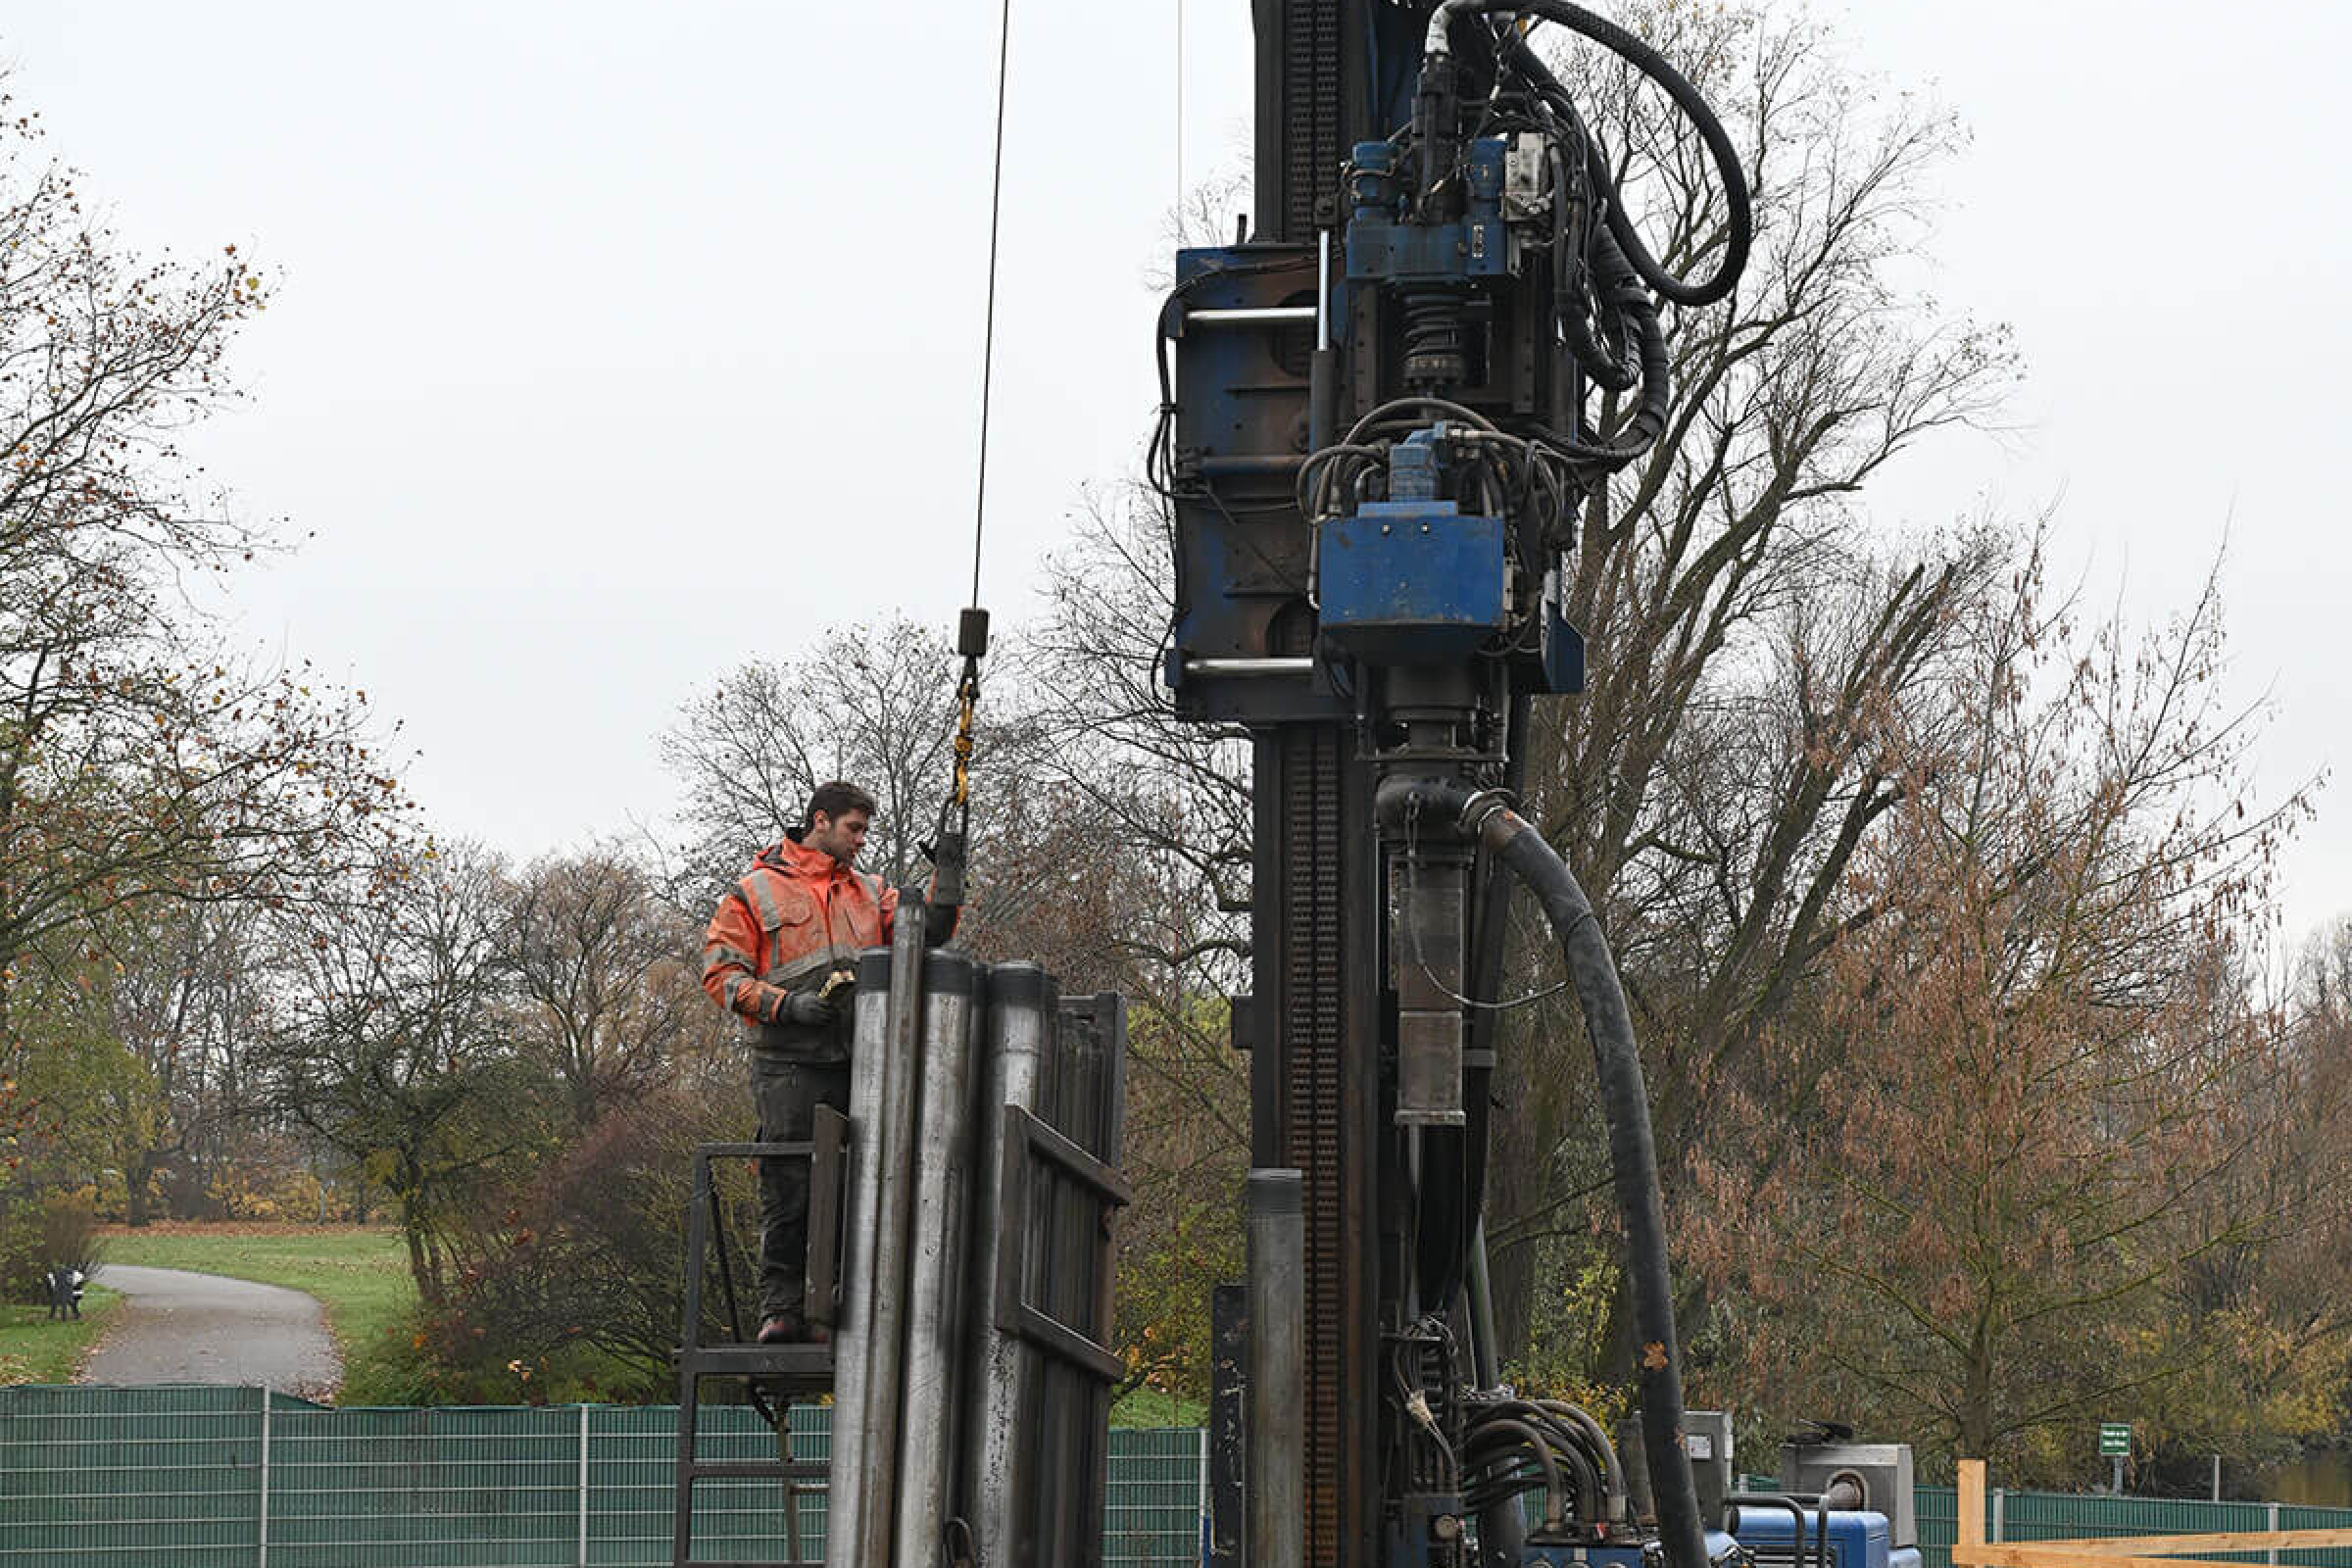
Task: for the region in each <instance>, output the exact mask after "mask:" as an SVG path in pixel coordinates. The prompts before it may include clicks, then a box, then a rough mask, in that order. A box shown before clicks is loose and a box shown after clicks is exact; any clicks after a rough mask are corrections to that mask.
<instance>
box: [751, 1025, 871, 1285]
mask: <svg viewBox="0 0 2352 1568" xmlns="http://www.w3.org/2000/svg"><path fill="white" fill-rule="evenodd" d="M843 1010H844V1011H845V1012H846V1011H847V1010H848V1009H847V1008H846V1007H845V1008H844V1009H843ZM839 1033H840V1031H839V1029H838V1026H836V1027H835V1028H829V1029H821V1030H805V1029H796V1028H793V1027H791V1026H789V1025H786V1026H783V1027H778V1026H775V1025H772V1024H771V1025H767V1026H764V1027H762V1028H760V1030H759V1032H758V1036H757V1038H756V1039H755V1041H754V1043H753V1046H752V1093H753V1096H754V1098H755V1100H756V1103H758V1104H759V1107H760V1142H761V1143H777V1144H800V1143H807V1142H808V1141H809V1139H810V1138H811V1137H813V1136H814V1135H815V1131H816V1107H817V1106H819V1105H830V1106H832V1107H833V1108H834V1109H835V1110H838V1111H841V1112H843V1113H844V1114H847V1113H848V1111H849V1108H850V1064H849V1062H848V1061H847V1060H846V1059H845V1058H844V1053H843V1052H842V1050H841V1048H840V1045H839V1044H838V1037H839ZM808 1267H809V1161H808V1159H807V1158H806V1157H803V1156H795V1157H793V1158H790V1159H763V1160H761V1161H760V1316H761V1317H763V1318H764V1317H779V1316H783V1315H785V1314H788V1313H789V1314H790V1315H792V1316H794V1317H798V1318H802V1319H804V1320H806V1318H807V1316H808V1312H809V1303H808V1301H807V1300H806V1299H805V1298H806V1295H807V1280H808Z"/></svg>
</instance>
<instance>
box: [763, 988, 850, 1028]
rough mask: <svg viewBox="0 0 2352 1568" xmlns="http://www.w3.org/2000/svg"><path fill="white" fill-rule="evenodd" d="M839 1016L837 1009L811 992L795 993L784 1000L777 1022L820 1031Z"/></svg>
mask: <svg viewBox="0 0 2352 1568" xmlns="http://www.w3.org/2000/svg"><path fill="white" fill-rule="evenodd" d="M840 1016H841V1011H840V1009H839V1008H837V1007H835V1006H834V1005H833V1004H831V1003H830V1002H827V1001H826V1000H825V999H824V998H822V997H820V996H818V995H817V994H816V993H815V992H813V991H795V992H794V993H793V994H792V995H790V996H788V997H786V998H785V999H784V1006H783V1010H782V1012H781V1014H780V1015H779V1017H778V1019H777V1021H778V1022H780V1023H797V1024H799V1025H801V1026H802V1027H803V1028H807V1029H821V1028H823V1027H824V1026H825V1025H827V1024H829V1023H831V1022H832V1021H833V1020H834V1019H836V1018H838V1017H840Z"/></svg>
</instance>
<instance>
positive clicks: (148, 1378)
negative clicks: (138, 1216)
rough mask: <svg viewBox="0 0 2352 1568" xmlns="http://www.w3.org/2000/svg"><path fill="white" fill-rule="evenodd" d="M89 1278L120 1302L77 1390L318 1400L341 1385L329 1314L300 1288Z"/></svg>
mask: <svg viewBox="0 0 2352 1568" xmlns="http://www.w3.org/2000/svg"><path fill="white" fill-rule="evenodd" d="M94 1278H95V1279H96V1281H97V1283H99V1284H100V1285H103V1286H106V1287H107V1288H108V1289H109V1290H115V1291H121V1292H122V1293H123V1297H124V1300H123V1304H122V1305H120V1306H118V1307H116V1308H115V1310H114V1314H113V1316H114V1322H113V1323H112V1324H110V1325H109V1326H108V1328H107V1330H106V1333H105V1334H104V1336H102V1337H101V1338H100V1340H99V1342H98V1348H96V1349H95V1350H93V1351H91V1352H90V1359H89V1364H88V1365H87V1366H86V1367H85V1368H84V1369H83V1371H82V1374H81V1381H82V1382H84V1383H108V1384H117V1385H124V1386H127V1385H133V1384H142V1383H223V1384H237V1385H243V1386H247V1387H252V1386H262V1387H267V1388H271V1389H275V1390H277V1391H278V1392H279V1393H281V1394H293V1395H299V1396H301V1397H304V1398H311V1399H319V1398H324V1397H327V1396H328V1395H331V1394H332V1393H333V1392H334V1389H335V1385H336V1384H337V1383H339V1382H341V1381H342V1377H343V1365H342V1362H341V1361H340V1360H339V1359H338V1358H337V1357H336V1355H335V1345H334V1341H333V1340H331V1339H330V1338H328V1336H327V1332H326V1314H325V1313H324V1312H322V1311H320V1310H319V1303H318V1301H317V1300H316V1299H313V1298H311V1297H308V1296H305V1295H303V1294H302V1293H301V1292H300V1291H289V1290H287V1289H285V1288H284V1287H283V1286H278V1285H255V1284H253V1283H252V1282H250V1281H248V1280H232V1279H224V1278H222V1277H221V1276H220V1275H218V1274H191V1273H189V1272H187V1271H186V1270H184V1269H176V1268H138V1267H135V1266H133V1265H131V1264H128V1263H106V1264H101V1265H100V1266H99V1268H98V1271H97V1273H96V1275H95V1276H94Z"/></svg>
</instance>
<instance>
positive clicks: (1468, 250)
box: [1348, 136, 1510, 283]
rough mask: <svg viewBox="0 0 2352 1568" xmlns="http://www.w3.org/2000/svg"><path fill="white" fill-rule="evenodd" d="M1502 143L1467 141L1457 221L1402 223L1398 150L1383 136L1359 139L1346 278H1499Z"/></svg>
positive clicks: (1502, 262) (1503, 265)
mask: <svg viewBox="0 0 2352 1568" xmlns="http://www.w3.org/2000/svg"><path fill="white" fill-rule="evenodd" d="M1506 151H1507V148H1506V145H1505V143H1504V142H1503V140H1502V138H1501V137H1499V136H1482V137H1480V138H1479V139H1478V140H1476V141H1474V142H1472V143H1471V144H1470V150H1469V155H1468V159H1467V162H1468V167H1469V178H1468V184H1469V190H1468V196H1467V200H1466V202H1465V204H1464V210H1463V213H1462V217H1461V220H1460V221H1458V222H1452V223H1408V222H1404V221H1401V218H1402V215H1401V212H1400V210H1399V206H1400V203H1401V202H1402V200H1403V186H1402V183H1401V182H1400V181H1399V180H1398V179H1397V174H1396V168H1397V149H1396V148H1394V147H1392V146H1390V145H1389V144H1388V143H1387V142H1385V141H1367V142H1358V143H1357V144H1356V147H1355V156H1354V158H1353V159H1352V161H1351V163H1352V168H1351V170H1350V172H1349V190H1348V198H1349V201H1350V203H1351V204H1352V207H1353V211H1352V212H1351V213H1350V215H1349V217H1348V280H1349V281H1351V282H1358V283H1361V282H1375V281H1378V282H1392V283H1399V282H1414V281H1431V282H1434V281H1439V280H1442V279H1449V278H1469V277H1501V276H1503V275H1504V274H1505V273H1507V272H1508V271H1509V270H1510V247H1509V245H1508V244H1507V243H1506V242H1505V237H1504V233H1503V225H1502V180H1503V167H1504V154H1505V152H1506Z"/></svg>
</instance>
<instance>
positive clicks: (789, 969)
mask: <svg viewBox="0 0 2352 1568" xmlns="http://www.w3.org/2000/svg"><path fill="white" fill-rule="evenodd" d="M873 814H874V799H873V797H872V796H870V795H868V794H866V793H865V791H863V790H861V789H859V788H858V787H857V786H856V785H855V784H842V783H832V784H824V785H819V786H818V787H817V789H816V792H815V793H814V794H812V795H811V796H809V810H808V814H807V818H806V820H805V821H804V822H803V824H802V825H801V826H800V827H797V828H794V829H792V830H791V831H790V832H788V833H787V834H786V835H785V836H784V838H783V839H782V841H780V842H778V843H775V844H771V845H769V846H768V847H767V848H766V849H764V850H761V851H760V854H759V856H758V858H755V859H754V860H753V862H752V868H751V870H749V871H747V872H746V873H744V875H743V877H742V879H741V880H739V881H738V882H737V883H736V884H735V886H734V887H733V888H732V889H731V890H730V891H729V892H728V894H727V896H726V897H725V898H723V899H721V900H720V901H719V905H718V912H717V913H716V914H713V915H712V916H711V926H710V929H709V930H708V931H707V932H706V933H705V934H704V937H703V989H704V990H705V991H708V992H710V993H711V1000H712V1001H714V1002H716V1003H717V1004H718V1005H720V1006H721V1007H723V1008H724V1009H726V1011H727V1012H729V1013H730V1014H732V1015H733V1016H734V1017H735V1018H736V1020H737V1021H738V1022H740V1023H741V1024H742V1026H743V1030H744V1035H745V1042H746V1044H747V1045H748V1046H749V1047H750V1048H751V1058H752V1092H753V1095H754V1097H755V1098H756V1100H757V1103H758V1104H759V1107H760V1134H759V1136H760V1142H762V1143H769V1142H773V1143H800V1142H804V1141H806V1140H807V1139H808V1138H809V1137H810V1136H811V1134H812V1133H813V1131H814V1127H815V1117H816V1107H817V1106H819V1105H830V1106H832V1107H833V1108H834V1109H835V1110H839V1111H845V1112H846V1111H847V1110H848V1109H849V1103H850V996H849V990H848V986H849V983H850V980H851V977H852V975H853V973H854V966H855V964H856V962H857V958H858V952H859V950H861V949H864V948H874V947H881V946H883V945H885V944H887V943H888V942H889V941H890V940H891V934H892V928H893V926H894V925H895V923H896V919H897V915H898V909H899V891H898V889H896V888H893V887H886V886H884V885H883V882H882V879H881V878H880V877H877V876H868V875H866V874H865V873H863V872H860V871H858V870H857V869H856V868H855V864H854V862H855V861H856V860H857V858H858V852H859V851H860V850H862V849H863V848H864V847H865V835H866V830H867V828H868V827H869V826H870V825H871V823H872V821H873ZM956 849H957V854H958V857H959V856H960V846H957V847H956ZM943 866H944V861H943ZM958 869H960V867H958ZM951 880H954V879H951ZM955 926H956V907H954V906H953V905H945V904H934V905H933V906H932V907H930V908H929V909H928V910H927V911H926V915H925V920H924V932H923V936H924V940H925V942H926V944H936V943H939V942H944V941H946V940H947V938H948V936H949V935H950V934H951V933H952V932H953V931H954V930H955ZM808 1251H809V1165H808V1162H807V1161H806V1160H799V1159H763V1160H761V1161H760V1341H761V1343H763V1344H770V1345H772V1344H777V1343H781V1342H788V1341H793V1340H799V1339H803V1338H816V1339H821V1338H823V1335H824V1331H823V1330H822V1329H821V1328H816V1327H815V1326H813V1325H811V1324H810V1323H809V1319H808V1305H807V1302H806V1300H805V1299H804V1298H805V1296H806V1290H805V1278H804V1276H805V1274H806V1271H807V1264H808Z"/></svg>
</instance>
